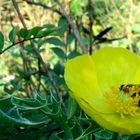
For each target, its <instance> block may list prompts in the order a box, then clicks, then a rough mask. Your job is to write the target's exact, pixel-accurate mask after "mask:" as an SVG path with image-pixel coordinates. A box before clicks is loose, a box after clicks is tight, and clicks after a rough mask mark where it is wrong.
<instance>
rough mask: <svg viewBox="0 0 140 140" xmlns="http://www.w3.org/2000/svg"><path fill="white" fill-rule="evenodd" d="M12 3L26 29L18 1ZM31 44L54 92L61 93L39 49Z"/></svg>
mask: <svg viewBox="0 0 140 140" xmlns="http://www.w3.org/2000/svg"><path fill="white" fill-rule="evenodd" d="M12 1H13V4H14V5H15V8H16V11H17V13H18V16H19V19H20V21H21V23H22V25H23V27H24V28H26V24H25V22H24V20H23V18H22V15H21V13H20V11H19V8H18V5H17V3H16V1H15V0H12ZM30 43H31V45H32V48H33V50H34V52H35V53H36V55H37V57H38V60H39V61H40V62H41V64H42V66H43V69H44V71H45V72H46V74H47V75H48V79H49V80H50V82H51V84H52V87H53V88H54V90H55V91H56V93H59V90H58V88H57V86H56V83H55V81H54V80H53V78H52V76H51V74H50V73H49V71H48V67H47V66H46V64H45V62H44V60H43V58H42V57H41V55H40V53H39V51H38V49H37V48H36V47H35V45H34V44H33V42H32V41H31V40H30Z"/></svg>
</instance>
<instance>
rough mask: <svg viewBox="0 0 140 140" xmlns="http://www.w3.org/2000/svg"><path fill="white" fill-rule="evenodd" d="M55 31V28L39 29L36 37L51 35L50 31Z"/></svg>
mask: <svg viewBox="0 0 140 140" xmlns="http://www.w3.org/2000/svg"><path fill="white" fill-rule="evenodd" d="M54 31H55V29H51V30H41V31H39V32H38V33H37V35H36V37H39V38H41V37H45V36H48V35H51V33H53V32H54Z"/></svg>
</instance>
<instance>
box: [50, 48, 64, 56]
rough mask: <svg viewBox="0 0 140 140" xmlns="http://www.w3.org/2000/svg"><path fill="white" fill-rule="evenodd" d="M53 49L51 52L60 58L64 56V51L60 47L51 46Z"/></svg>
mask: <svg viewBox="0 0 140 140" xmlns="http://www.w3.org/2000/svg"><path fill="white" fill-rule="evenodd" d="M51 49H52V50H53V52H54V53H55V54H56V55H57V56H58V57H60V58H65V54H64V51H63V50H62V49H60V48H56V47H54V48H51Z"/></svg>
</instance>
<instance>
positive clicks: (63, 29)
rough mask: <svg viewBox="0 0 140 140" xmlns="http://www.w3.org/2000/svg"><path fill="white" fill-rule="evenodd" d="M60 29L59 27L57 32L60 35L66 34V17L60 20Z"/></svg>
mask: <svg viewBox="0 0 140 140" xmlns="http://www.w3.org/2000/svg"><path fill="white" fill-rule="evenodd" d="M58 27H59V29H58V30H57V31H58V33H59V34H64V33H65V32H66V31H67V28H68V23H67V20H66V19H65V18H64V17H62V18H60V20H59V22H58Z"/></svg>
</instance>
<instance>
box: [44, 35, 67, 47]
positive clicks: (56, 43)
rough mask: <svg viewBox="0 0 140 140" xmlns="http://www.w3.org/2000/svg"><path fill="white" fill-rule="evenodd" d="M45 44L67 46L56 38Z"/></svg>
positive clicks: (48, 40) (49, 39)
mask: <svg viewBox="0 0 140 140" xmlns="http://www.w3.org/2000/svg"><path fill="white" fill-rule="evenodd" d="M45 42H46V43H49V44H53V45H56V46H65V44H64V42H62V41H61V40H60V39H58V38H55V37H51V38H47V39H46V41H45Z"/></svg>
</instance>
